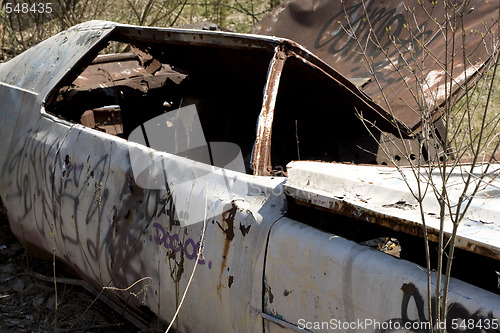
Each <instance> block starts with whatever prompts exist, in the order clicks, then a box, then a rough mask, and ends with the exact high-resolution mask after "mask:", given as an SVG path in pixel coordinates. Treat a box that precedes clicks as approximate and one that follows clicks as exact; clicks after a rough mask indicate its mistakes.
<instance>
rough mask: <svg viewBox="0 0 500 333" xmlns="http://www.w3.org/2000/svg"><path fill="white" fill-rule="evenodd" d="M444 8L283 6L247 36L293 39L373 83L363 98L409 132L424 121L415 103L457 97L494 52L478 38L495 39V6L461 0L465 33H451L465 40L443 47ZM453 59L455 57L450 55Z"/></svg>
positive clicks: (321, 2) (302, 0)
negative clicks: (447, 90)
mask: <svg viewBox="0 0 500 333" xmlns="http://www.w3.org/2000/svg"><path fill="white" fill-rule="evenodd" d="M444 3H446V2H439V1H438V2H436V3H434V2H431V1H420V2H418V3H417V2H416V1H390V0H384V1H378V0H368V1H365V0H348V1H330V0H314V1H307V0H286V1H284V2H283V3H282V4H280V5H279V6H278V7H276V8H275V9H274V10H273V11H272V12H271V13H270V14H269V15H268V16H267V17H265V18H264V19H263V20H262V21H261V22H259V23H258V24H257V25H256V27H255V28H254V29H253V30H252V32H253V33H258V34H263V35H270V36H279V37H285V38H290V39H292V40H295V41H296V42H299V43H301V44H302V45H304V46H305V47H306V48H308V49H309V50H310V51H312V52H313V53H314V54H316V55H318V56H319V57H320V58H321V59H322V60H324V61H325V62H326V63H328V64H329V65H330V66H332V67H333V68H335V69H336V70H337V71H338V72H340V73H341V74H342V75H344V76H345V77H347V78H350V79H353V80H356V79H358V81H359V79H360V78H371V79H372V80H371V82H369V83H365V84H364V86H363V88H362V90H363V92H365V93H367V94H368V95H369V96H370V97H371V98H372V99H373V100H374V101H376V102H377V103H379V104H380V105H381V106H382V107H383V108H385V109H386V110H390V111H391V112H393V113H394V115H395V116H396V118H397V119H399V120H400V121H401V122H403V123H404V124H406V125H407V126H408V127H410V128H412V129H417V128H418V126H419V124H420V122H421V116H420V113H419V108H418V104H417V101H416V100H415V98H417V99H418V98H423V99H425V102H424V103H425V104H426V105H427V107H428V108H429V109H430V110H432V109H437V108H438V107H439V106H440V105H442V104H443V103H444V99H445V97H446V96H454V97H456V96H455V95H456V94H457V93H459V94H462V93H463V91H462V89H460V86H461V85H462V84H463V83H464V82H466V81H469V80H471V79H473V77H474V75H475V73H476V72H478V71H480V70H481V69H482V68H483V65H484V64H485V62H486V61H488V59H489V57H490V56H491V54H492V53H493V50H491V49H489V48H488V47H487V46H486V44H484V43H483V42H482V38H483V37H484V38H485V39H486V40H487V41H488V43H489V42H491V41H492V40H491V39H496V40H497V41H498V38H499V36H498V26H499V25H498V19H499V16H498V15H499V3H498V1H497V0H486V1H483V0H474V1H465V2H461V1H459V2H458V5H457V6H462V5H463V6H467V8H466V9H465V10H464V11H463V12H464V13H465V14H464V23H463V27H462V26H461V23H460V24H458V23H457V25H460V26H458V27H448V28H449V29H452V28H456V29H460V31H461V30H462V28H463V29H464V31H465V35H464V36H463V38H462V34H461V32H460V33H459V34H457V35H456V38H454V39H453V41H451V40H450V41H449V42H448V45H446V44H445V39H444V37H443V34H448V36H451V32H450V31H447V30H446V29H447V26H448V25H444V24H443V22H444V18H445V17H453V15H454V14H453V13H452V12H453V11H452V10H448V12H447V9H446V7H445V6H444ZM421 5H422V6H421ZM456 8H458V7H456ZM457 22H458V18H457ZM353 36H355V37H353ZM449 39H451V37H450V38H449ZM417 41H419V42H422V43H425V48H424V47H422V46H418V45H416V44H417ZM464 42H465V45H466V47H465V52H467V54H466V55H465V57H466V59H467V63H465V64H464V56H463V54H462V53H463V51H462V50H463V49H464V48H463V46H464ZM451 43H453V44H454V51H452V46H451ZM376 44H379V45H380V46H381V47H378V46H377V45H376ZM363 52H364V54H363ZM452 53H454V56H453V59H452V58H451V57H447V54H452ZM368 64H371V66H372V69H371V70H369V69H368V67H369V65H368ZM442 64H446V67H445V66H444V65H442ZM412 67H414V68H415V69H416V70H418V73H417V75H414V74H412V73H411V69H410V68H412ZM395 68H398V69H399V71H396V70H395ZM370 71H374V74H375V76H373V75H372V74H370ZM445 71H448V72H445ZM445 73H448V75H445ZM449 75H452V76H453V77H454V78H455V79H454V82H453V84H452V86H451V92H447V93H446V94H445V88H446V89H450V83H449ZM416 77H420V78H422V79H425V82H424V83H423V85H422V86H421V87H420V88H419V87H418V85H419V84H422V83H421V82H417V79H416ZM447 78H448V79H447ZM445 80H448V87H446V86H445V82H446V81H445ZM383 94H385V95H386V96H387V101H385V100H384V98H383ZM414 95H415V96H417V97H415V96H414ZM419 102H420V103H422V101H421V100H419Z"/></svg>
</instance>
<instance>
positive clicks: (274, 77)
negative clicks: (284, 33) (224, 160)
mask: <svg viewBox="0 0 500 333" xmlns="http://www.w3.org/2000/svg"><path fill="white" fill-rule="evenodd" d="M286 58H287V54H286V52H285V51H284V47H276V50H275V52H274V56H273V59H272V60H271V63H270V66H269V71H268V73H267V83H266V87H265V89H264V101H263V103H262V109H261V112H260V116H259V123H258V128H257V139H256V140H255V149H254V157H253V161H252V165H253V169H254V174H255V175H256V176H269V175H271V174H272V168H271V131H272V125H273V119H274V106H275V104H276V97H277V95H278V87H279V83H280V79H281V72H282V70H283V66H284V65H285V60H286Z"/></svg>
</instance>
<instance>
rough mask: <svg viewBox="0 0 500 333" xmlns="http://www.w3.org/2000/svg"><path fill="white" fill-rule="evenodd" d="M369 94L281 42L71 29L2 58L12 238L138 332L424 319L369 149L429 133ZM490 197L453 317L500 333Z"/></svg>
mask: <svg viewBox="0 0 500 333" xmlns="http://www.w3.org/2000/svg"><path fill="white" fill-rule="evenodd" d="M361 81H363V80H361ZM363 82H364V81H363ZM364 83H366V82H364ZM364 83H363V84H364ZM361 85H362V84H359V81H356V80H352V82H351V81H350V80H348V79H346V78H345V77H344V76H343V75H341V74H340V73H339V72H337V71H336V70H334V69H333V68H332V67H330V66H329V65H328V64H327V63H326V62H324V61H323V60H322V59H320V58H318V57H317V56H316V55H314V54H313V53H311V52H310V51H308V50H307V49H306V48H304V47H302V46H300V45H299V44H297V43H295V42H293V41H291V40H288V39H285V38H278V37H269V36H259V35H242V34H235V33H230V32H217V31H215V32H214V31H201V30H200V31H196V30H182V29H174V28H146V27H135V26H129V25H121V24H117V23H112V22H103V21H91V22H87V23H84V24H80V25H78V26H75V27H72V28H70V29H68V30H67V31H64V32H61V33H59V34H57V35H56V36H54V37H52V38H50V39H48V40H46V41H44V42H42V43H41V44H39V45H37V46H35V47H33V48H32V49H30V50H28V51H26V52H25V53H23V54H21V55H19V56H18V57H16V58H14V59H13V60H11V61H9V62H7V63H4V64H2V65H1V66H0V101H2V103H1V107H0V123H1V125H2V130H1V132H0V140H1V142H2V145H1V146H0V172H1V178H0V196H1V198H2V200H3V203H4V204H5V206H6V208H7V211H8V219H9V223H10V226H11V229H12V231H13V233H14V234H15V235H16V237H17V238H18V239H19V241H20V242H21V243H22V244H23V245H24V246H25V247H26V248H28V249H29V250H30V251H31V252H32V253H35V254H37V255H39V256H42V255H44V254H45V255H48V256H49V257H50V258H52V256H53V255H54V256H55V257H56V258H57V259H58V260H59V261H60V262H61V263H63V264H65V265H66V266H67V267H68V268H69V269H70V270H72V271H73V272H75V273H76V274H78V275H79V276H80V277H81V278H82V279H84V280H85V281H87V283H88V285H89V287H91V288H93V290H94V292H97V293H99V294H100V295H101V296H102V297H104V298H105V299H106V300H107V302H108V303H110V304H113V305H114V306H115V307H117V308H118V309H126V314H127V316H128V318H129V320H130V321H132V322H133V323H134V324H136V325H137V326H139V327H147V325H148V324H149V322H150V321H151V320H152V319H151V318H152V316H155V317H156V318H158V320H159V321H160V322H162V323H169V322H172V319H173V318H174V316H175V320H174V322H173V327H174V328H175V329H176V330H178V331H180V332H201V331H203V332H262V331H264V332H283V331H291V332H293V331H304V332H306V331H317V330H318V327H317V326H316V324H317V323H325V322H327V323H329V324H330V326H329V327H328V329H332V326H331V325H337V326H336V327H338V328H340V329H342V330H345V326H342V323H353V322H358V323H359V322H362V323H364V325H365V326H364V327H365V329H366V330H367V331H376V330H381V328H384V329H385V328H386V326H384V323H389V322H392V323H399V324H401V325H403V324H407V323H410V324H414V323H416V322H426V321H427V320H428V318H427V310H426V309H427V306H428V302H427V301H426V300H425V295H426V290H427V274H426V272H425V269H423V268H422V267H425V255H424V252H423V241H422V238H421V237H422V231H421V230H422V228H421V222H419V221H420V219H419V216H420V215H419V214H418V210H417V208H416V206H415V205H414V202H413V201H412V200H413V199H412V197H411V195H410V194H409V192H408V190H407V189H406V185H405V184H404V181H403V179H402V178H403V176H402V174H401V172H400V169H397V168H395V167H391V166H389V165H383V164H390V161H389V160H388V159H387V158H386V157H384V156H382V155H381V154H380V152H379V147H378V145H377V142H376V141H375V140H373V139H372V135H373V133H375V135H379V137H380V136H382V135H385V134H384V133H388V134H392V135H404V137H405V140H407V141H408V142H410V143H411V144H414V143H415V142H416V139H415V138H414V137H412V133H413V132H412V131H413V129H414V128H415V126H417V125H418V124H416V123H412V124H410V125H408V124H405V123H404V122H400V121H398V120H397V119H395V118H393V117H392V116H391V115H390V114H389V113H388V112H387V111H385V109H384V108H383V107H382V106H381V105H379V103H376V102H375V101H374V100H373V99H372V98H370V97H368V95H367V94H365V93H364V92H362V91H361V89H360V87H361ZM360 111H361V112H362V115H363V117H364V118H366V119H369V120H370V121H371V123H376V124H377V127H376V129H375V130H373V131H372V133H371V134H370V133H369V132H368V131H367V130H366V128H365V124H363V122H362V121H361V120H360V119H359V118H360V117H359V112H360ZM377 131H378V132H377ZM377 133H378V134H377ZM396 148H397V147H396ZM396 148H394V149H396ZM403 172H406V171H403ZM408 172H410V171H408ZM495 184H496V185H495ZM491 186H492V187H491V188H486V189H484V191H482V192H480V193H479V194H480V195H478V196H477V200H475V201H474V204H473V205H472V206H471V208H470V215H468V218H466V219H465V223H464V225H463V226H461V227H460V228H459V231H458V236H459V237H458V241H457V248H458V249H457V258H458V257H460V258H459V259H460V260H461V261H460V260H459V259H457V273H456V274H455V275H454V278H452V280H451V283H450V292H449V295H448V297H449V304H450V309H449V311H448V319H449V320H448V321H447V324H449V325H451V324H452V322H454V321H453V319H455V320H458V319H460V320H467V319H470V318H473V319H475V320H482V321H483V322H484V323H486V322H488V323H490V325H491V330H493V331H499V327H498V324H499V323H498V320H500V295H499V294H498V289H497V276H496V275H495V270H497V271H498V270H500V267H499V259H500V219H499V214H500V212H499V208H498V199H495V195H494V192H495V190H494V189H495V188H498V187H495V186H499V184H498V182H494V183H492V185H491ZM452 190H453V189H450V191H452ZM457 191H458V190H457ZM495 193H496V192H495ZM496 195H498V194H496ZM495 205H496V206H495ZM435 213H436V212H435V211H429V212H427V213H426V214H428V216H429V225H428V228H429V232H430V233H431V234H434V235H436V234H437V233H438V230H439V225H438V224H437V223H438V220H437V219H436V221H433V220H432V216H433V214H434V215H435ZM446 232H449V230H448V229H447V230H446ZM377 239H382V240H383V241H382V242H383V243H384V244H382V245H383V246H381V247H382V248H380V247H379V249H377V248H376V247H377V246H375V248H374V247H373V246H370V244H371V243H370V241H373V240H377ZM396 242H397V243H398V244H400V246H399V245H397V244H396ZM388 248H390V249H388ZM395 248H396V249H395ZM391 250H392V251H391ZM388 253H390V254H393V255H389V254H388ZM460 262H467V265H468V266H467V267H466V268H465V267H460V265H461V264H460ZM471 271H472V272H473V273H474V274H469V273H470V272H471ZM433 279H435V274H433ZM181 303H182V306H180V305H181ZM176 311H178V313H176ZM315 323H316V324H315ZM377 324H378V325H379V326H376V325H377ZM400 327H402V326H400ZM350 328H351V329H352V326H351V327H350ZM321 329H324V326H321V327H320V329H319V330H321Z"/></svg>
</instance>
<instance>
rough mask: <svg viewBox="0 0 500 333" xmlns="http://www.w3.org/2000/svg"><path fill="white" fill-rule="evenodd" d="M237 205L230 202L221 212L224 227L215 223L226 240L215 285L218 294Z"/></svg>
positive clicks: (232, 234)
mask: <svg viewBox="0 0 500 333" xmlns="http://www.w3.org/2000/svg"><path fill="white" fill-rule="evenodd" d="M237 209H238V207H237V206H236V204H235V203H234V201H233V202H231V208H230V209H229V210H227V211H226V212H224V213H222V224H223V225H224V226H226V228H224V226H223V225H221V224H220V223H219V222H217V225H218V226H219V228H220V229H221V230H222V231H223V232H224V234H225V235H226V240H225V243H224V250H223V252H222V264H221V266H220V275H219V284H218V285H217V291H218V292H219V296H220V295H221V287H222V273H223V272H224V268H226V262H227V255H228V252H229V246H230V245H231V241H232V240H233V239H234V217H235V215H236V210H237Z"/></svg>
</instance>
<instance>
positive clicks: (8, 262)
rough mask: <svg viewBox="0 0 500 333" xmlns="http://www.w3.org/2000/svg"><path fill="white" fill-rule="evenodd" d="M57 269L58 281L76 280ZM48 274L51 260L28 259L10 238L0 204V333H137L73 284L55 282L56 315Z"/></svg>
mask: <svg viewBox="0 0 500 333" xmlns="http://www.w3.org/2000/svg"><path fill="white" fill-rule="evenodd" d="M57 267H58V265H57V264H56V276H57V277H58V279H59V278H62V279H71V280H72V281H73V282H77V281H78V280H75V279H77V278H75V277H74V276H70V275H69V273H67V272H66V271H64V270H62V269H57ZM53 276H54V274H53V265H52V262H46V261H42V260H40V259H37V258H33V257H31V256H28V255H27V254H26V251H25V250H24V248H23V247H22V246H21V244H20V243H19V242H18V241H17V239H16V238H15V237H14V236H13V234H12V233H11V231H10V228H9V225H8V222H7V218H6V216H5V209H4V208H3V205H2V204H1V202H0V332H136V331H137V329H136V328H135V327H133V326H132V325H131V324H130V323H128V322H126V321H125V320H124V319H123V317H121V316H119V315H118V314H117V313H116V312H115V311H113V310H111V308H109V307H108V306H107V305H106V304H104V303H102V302H100V301H99V300H97V301H96V302H94V303H93V301H94V300H95V297H94V296H93V295H92V294H91V293H89V292H88V291H87V290H86V289H84V288H83V287H82V286H80V285H77V284H74V283H62V282H58V283H57V298H58V309H57V312H56V311H55V310H54V305H55V299H56V296H55V294H56V293H55V288H54V282H53ZM63 281H64V280H63ZM68 282H69V281H68ZM92 303H93V304H92Z"/></svg>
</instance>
